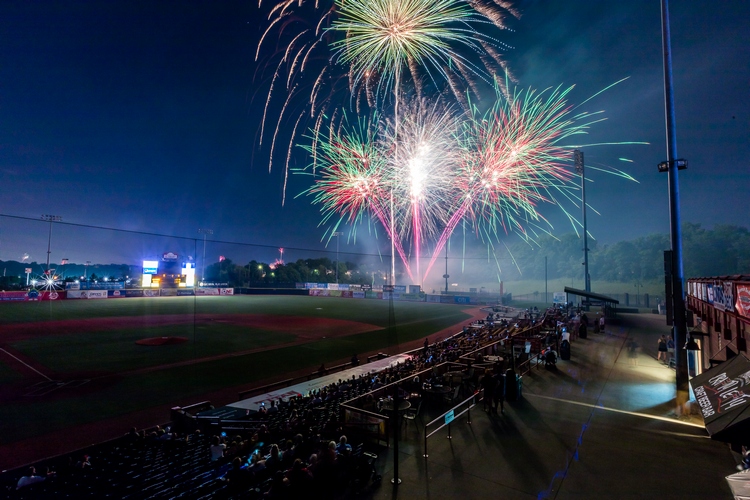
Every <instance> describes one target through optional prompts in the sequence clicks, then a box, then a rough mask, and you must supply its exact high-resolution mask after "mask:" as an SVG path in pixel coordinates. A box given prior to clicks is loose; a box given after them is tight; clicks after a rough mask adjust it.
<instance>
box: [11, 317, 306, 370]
mask: <svg viewBox="0 0 750 500" xmlns="http://www.w3.org/2000/svg"><path fill="white" fill-rule="evenodd" d="M150 337H187V338H188V342H185V343H183V344H175V345H163V346H143V345H137V344H136V343H135V342H136V341H137V340H141V339H146V338H150ZM295 338H296V337H295V336H294V335H292V334H290V333H283V332H271V331H265V330H260V329H252V330H250V329H249V328H247V327H242V326H238V325H222V327H221V328H208V327H200V326H199V327H196V328H193V326H192V325H169V326H159V327H151V328H143V329H127V330H111V331H108V332H91V333H81V334H76V335H51V336H48V337H42V338H35V339H30V340H23V341H20V342H16V343H14V344H13V347H14V348H15V349H17V350H18V351H20V352H22V353H24V354H26V355H27V356H31V357H33V358H34V359H36V360H37V361H39V362H40V363H42V364H43V365H44V366H46V367H47V368H49V369H50V370H53V371H55V372H61V373H65V372H73V371H106V372H110V373H118V372H122V371H126V370H134V369H138V368H145V367H149V366H158V365H163V364H169V363H176V362H179V361H188V360H191V359H197V358H203V357H208V356H214V355H219V354H224V353H229V352H238V351H245V350H249V349H255V348H259V347H267V346H272V345H275V344H281V343H285V342H291V341H293V340H294V339H295ZM71 350H73V351H76V352H85V353H86V355H85V356H60V353H61V352H66V351H71Z"/></svg>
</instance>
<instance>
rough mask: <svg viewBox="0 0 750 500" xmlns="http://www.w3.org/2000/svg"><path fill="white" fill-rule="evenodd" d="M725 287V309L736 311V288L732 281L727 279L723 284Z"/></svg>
mask: <svg viewBox="0 0 750 500" xmlns="http://www.w3.org/2000/svg"><path fill="white" fill-rule="evenodd" d="M721 286H722V288H723V289H724V309H726V310H727V311H731V312H734V288H733V287H732V282H731V281H725V282H724V283H722V284H721Z"/></svg>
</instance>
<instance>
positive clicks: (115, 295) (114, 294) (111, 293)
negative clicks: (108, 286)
mask: <svg viewBox="0 0 750 500" xmlns="http://www.w3.org/2000/svg"><path fill="white" fill-rule="evenodd" d="M125 297H127V295H126V294H125V290H107V298H110V299H121V298H125Z"/></svg>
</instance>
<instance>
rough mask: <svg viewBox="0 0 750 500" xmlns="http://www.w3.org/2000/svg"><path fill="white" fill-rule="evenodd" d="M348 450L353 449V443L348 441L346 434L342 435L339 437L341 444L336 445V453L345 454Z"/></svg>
mask: <svg viewBox="0 0 750 500" xmlns="http://www.w3.org/2000/svg"><path fill="white" fill-rule="evenodd" d="M347 450H348V451H352V445H350V444H349V443H347V439H346V436H341V437H340V438H339V444H338V445H337V446H336V453H337V454H339V455H343V454H344V453H345V452H346V451H347Z"/></svg>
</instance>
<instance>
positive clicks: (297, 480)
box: [287, 458, 313, 498]
mask: <svg viewBox="0 0 750 500" xmlns="http://www.w3.org/2000/svg"><path fill="white" fill-rule="evenodd" d="M287 479H288V480H289V489H290V490H289V493H290V496H291V497H292V498H304V497H305V496H309V493H310V492H309V488H310V486H311V483H312V479H313V478H312V474H311V473H310V471H309V470H307V468H306V467H305V464H303V463H302V460H300V459H299V458H297V459H295V460H294V463H293V464H292V469H291V470H290V471H289V473H288V474H287Z"/></svg>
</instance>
